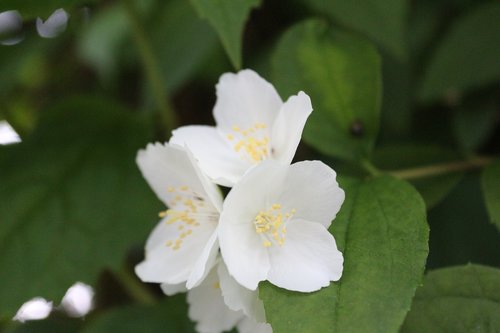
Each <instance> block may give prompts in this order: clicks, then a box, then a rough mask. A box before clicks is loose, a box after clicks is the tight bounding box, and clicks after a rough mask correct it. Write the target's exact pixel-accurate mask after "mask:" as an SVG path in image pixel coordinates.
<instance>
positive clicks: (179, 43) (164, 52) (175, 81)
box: [151, 0, 217, 91]
mask: <svg viewBox="0 0 500 333" xmlns="http://www.w3.org/2000/svg"><path fill="white" fill-rule="evenodd" d="M151 35H152V42H153V46H154V48H155V50H156V55H157V57H158V60H159V62H160V66H161V70H162V71H163V76H164V78H165V80H164V81H165V84H166V85H167V88H168V90H169V91H173V90H175V89H176V88H178V87H179V86H180V85H181V84H182V83H184V81H185V80H186V79H187V78H189V76H190V75H192V74H194V73H195V72H196V70H197V69H199V67H200V64H201V62H202V61H203V60H205V59H206V57H207V56H208V55H209V54H210V53H211V52H212V51H213V50H214V49H215V46H217V36H216V34H215V33H214V31H213V29H211V28H210V26H209V25H208V23H207V22H206V21H205V20H202V19H200V18H199V17H198V15H197V14H196V13H195V11H194V9H193V8H192V6H190V5H189V3H188V2H187V1H185V0H176V1H171V2H169V3H167V4H166V5H165V6H164V7H163V8H162V9H161V12H160V13H159V15H158V16H157V17H156V19H155V21H154V24H153V25H152V27H151Z"/></svg>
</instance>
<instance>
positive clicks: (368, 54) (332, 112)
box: [272, 20, 381, 160]
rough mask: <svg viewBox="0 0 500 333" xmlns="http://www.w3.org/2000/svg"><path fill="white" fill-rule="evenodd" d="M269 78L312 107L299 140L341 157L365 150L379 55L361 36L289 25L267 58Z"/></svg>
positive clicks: (375, 121) (375, 104)
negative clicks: (303, 95) (306, 97)
mask: <svg viewBox="0 0 500 333" xmlns="http://www.w3.org/2000/svg"><path fill="white" fill-rule="evenodd" d="M272 69H273V81H274V83H275V84H276V85H277V86H278V89H279V90H280V92H281V93H282V94H283V95H284V96H289V95H291V94H296V93H297V92H298V91H300V90H303V91H305V92H306V93H307V94H308V95H310V96H311V99H312V105H313V108H314V111H313V113H312V115H311V117H310V118H309V120H308V122H307V124H306V128H305V131H304V139H305V140H306V141H307V142H308V143H309V144H311V145H313V146H314V147H315V148H317V149H318V150H320V151H321V152H323V153H325V154H329V155H332V156H336V157H341V158H345V159H351V160H355V159H360V158H363V157H366V156H367V155H369V153H370V151H371V149H372V146H373V143H374V141H375V137H376V135H377V132H378V127H379V116H380V93H381V78H380V58H379V56H378V54H377V52H376V50H375V48H374V47H373V46H372V45H371V44H370V43H369V42H367V41H366V40H364V39H363V38H360V37H357V36H356V35H353V34H350V33H346V32H342V31H340V30H338V29H331V28H330V27H329V26H328V25H327V24H326V23H325V22H323V21H318V20H310V21H305V22H302V23H299V24H297V25H295V26H293V27H292V28H291V29H290V30H288V32H286V33H285V35H284V36H283V38H282V39H281V41H280V42H279V44H278V46H277V49H276V52H275V53H274V57H273V68H272Z"/></svg>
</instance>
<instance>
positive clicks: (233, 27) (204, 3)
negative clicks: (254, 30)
mask: <svg viewBox="0 0 500 333" xmlns="http://www.w3.org/2000/svg"><path fill="white" fill-rule="evenodd" d="M191 3H192V5H193V6H194V8H196V10H197V11H198V14H199V15H200V16H201V17H204V18H206V19H207V20H208V21H209V22H210V24H211V25H212V26H213V27H214V29H215V31H217V34H218V35H219V38H220V40H221V41H222V45H223V46H224V49H225V50H226V52H227V54H228V55H229V58H230V59H231V62H232V64H233V66H234V67H235V68H236V69H240V68H241V44H242V43H241V39H242V35H243V27H244V26H245V22H246V20H247V18H248V15H249V13H250V11H251V10H252V8H255V7H257V6H259V5H260V3H261V0H191Z"/></svg>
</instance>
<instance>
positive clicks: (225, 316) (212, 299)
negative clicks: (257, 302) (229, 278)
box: [187, 269, 244, 333]
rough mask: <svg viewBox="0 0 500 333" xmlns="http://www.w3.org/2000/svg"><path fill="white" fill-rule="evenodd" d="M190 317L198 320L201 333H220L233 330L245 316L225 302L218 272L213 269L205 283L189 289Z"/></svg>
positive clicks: (197, 328) (197, 326)
mask: <svg viewBox="0 0 500 333" xmlns="http://www.w3.org/2000/svg"><path fill="white" fill-rule="evenodd" d="M187 301H188V303H189V312H188V315H189V318H190V319H191V320H193V321H195V322H196V330H197V331H198V332H200V333H220V332H223V331H229V330H231V329H232V328H233V327H234V326H236V324H237V323H238V322H239V321H240V320H241V319H242V318H243V316H244V315H243V313H242V312H241V311H237V312H236V311H232V310H230V309H229V308H228V307H227V306H226V304H225V303H224V299H223V298H222V294H221V291H220V288H219V280H218V276H217V272H216V270H215V269H213V270H212V271H211V272H210V273H209V274H208V276H207V277H206V278H205V280H204V281H203V283H202V284H201V285H199V286H198V287H196V288H193V289H191V290H189V292H188V296H187Z"/></svg>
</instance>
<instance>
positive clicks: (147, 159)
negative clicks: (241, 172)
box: [135, 144, 222, 288]
mask: <svg viewBox="0 0 500 333" xmlns="http://www.w3.org/2000/svg"><path fill="white" fill-rule="evenodd" d="M137 164H138V165H139V168H140V169H141V171H142V174H143V176H144V178H145V179H146V181H147V182H148V183H149V185H150V186H151V188H152V189H153V191H154V192H155V193H156V195H157V196H158V198H159V199H160V200H161V201H163V202H164V203H165V204H166V205H167V206H168V207H169V208H168V209H167V210H165V211H163V212H161V213H160V217H161V218H162V220H161V221H160V222H159V223H158V224H157V226H156V227H155V229H154V230H153V231H152V233H151V234H150V236H149V238H148V240H147V243H146V253H145V259H144V261H143V262H142V263H140V264H139V265H137V266H136V269H135V271H136V274H137V275H138V276H139V278H140V279H141V280H142V281H144V282H155V283H162V284H165V286H167V287H168V286H170V285H173V286H175V287H176V288H183V287H182V284H185V287H187V288H192V287H193V286H195V285H196V284H198V283H200V282H201V280H202V279H203V278H204V276H206V274H207V272H208V271H209V270H210V268H211V267H212V266H213V265H214V264H215V260H216V255H217V253H218V249H219V246H218V241H217V232H216V228H217V225H218V222H219V212H220V209H221V206H222V197H221V195H220V193H219V192H218V189H217V186H216V185H215V184H213V183H211V182H210V181H209V180H208V179H207V178H206V177H205V176H204V175H203V174H202V173H201V171H200V170H199V168H198V166H197V164H196V161H194V159H193V158H192V156H191V155H190V153H189V152H188V151H186V150H185V149H183V148H181V147H178V146H177V147H176V146H172V145H168V144H166V145H163V144H150V145H148V146H147V148H146V150H141V151H139V153H138V156H137Z"/></svg>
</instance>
